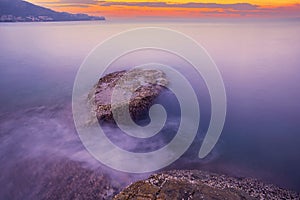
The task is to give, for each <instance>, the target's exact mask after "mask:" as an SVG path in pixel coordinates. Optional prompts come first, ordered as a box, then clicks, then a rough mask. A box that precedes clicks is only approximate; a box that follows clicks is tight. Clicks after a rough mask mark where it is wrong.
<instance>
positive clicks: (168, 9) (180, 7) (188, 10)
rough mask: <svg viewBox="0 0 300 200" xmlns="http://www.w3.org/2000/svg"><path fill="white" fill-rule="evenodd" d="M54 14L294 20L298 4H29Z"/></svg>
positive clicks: (129, 0)
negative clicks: (49, 9) (61, 12)
mask: <svg viewBox="0 0 300 200" xmlns="http://www.w3.org/2000/svg"><path fill="white" fill-rule="evenodd" d="M29 1H30V2H32V3H34V4H37V5H41V6H44V7H48V8H51V9H53V10H56V11H66V12H71V13H86V14H90V15H95V16H105V17H107V18H115V17H122V18H126V17H130V18H131V17H132V18H134V17H139V18H140V17H168V18H172V17H176V18H178V17H180V18H218V17H220V18H298V17H300V0H287V1H284V0H262V1H260V0H225V1H219V0H201V1H199V0H198V1H197V0H182V1H178V0H158V1H154V0H152V1H145V0H107V1H106V0H29Z"/></svg>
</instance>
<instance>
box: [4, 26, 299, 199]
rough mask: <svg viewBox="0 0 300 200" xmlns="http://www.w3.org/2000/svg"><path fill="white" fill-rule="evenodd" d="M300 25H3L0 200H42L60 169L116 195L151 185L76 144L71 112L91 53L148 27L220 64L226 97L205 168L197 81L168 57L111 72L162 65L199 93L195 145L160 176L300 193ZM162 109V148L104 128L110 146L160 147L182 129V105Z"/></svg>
mask: <svg viewBox="0 0 300 200" xmlns="http://www.w3.org/2000/svg"><path fill="white" fill-rule="evenodd" d="M299 25H300V23H299V22H289V21H285V22H276V21H272V22H250V21H247V22H227V23H226V22H218V23H216V22H214V23H209V22H184V23H183V22H178V23H177V22H172V23H164V22H156V23H150V22H147V23H133V22H130V23H124V22H109V21H108V22H80V23H78V22H69V23H15V24H9V23H8V24H1V25H0V91H1V92H0V105H1V106H0V138H1V139H0V169H1V176H0V184H1V188H0V198H1V197H3V198H20V196H22V199H31V198H33V197H35V196H34V195H35V194H38V193H39V192H41V191H45V188H43V185H42V184H40V183H39V181H44V179H43V177H47V176H48V175H47V173H48V172H49V165H51V163H55V164H56V165H60V163H63V161H64V160H71V161H72V162H74V163H78V164H79V165H80V166H82V167H83V168H85V169H88V170H90V171H93V170H97V171H101V172H103V173H104V174H106V176H107V177H108V179H109V180H110V179H112V180H113V181H112V182H111V184H112V185H115V187H124V186H126V185H127V184H129V183H131V182H132V181H134V180H138V179H141V178H144V177H147V176H148V175H149V174H141V175H137V174H126V173H122V172H117V171H115V170H113V169H110V168H108V167H106V166H104V165H102V164H101V163H99V162H98V161H97V160H95V159H94V158H93V157H92V156H91V155H90V154H89V153H88V152H87V151H86V150H85V148H84V147H83V145H82V143H81V141H80V140H79V137H78V135H77V132H76V129H75V126H74V121H73V117H72V107H71V104H72V89H73V83H74V80H75V77H76V73H77V71H78V69H79V67H80V65H81V64H82V62H83V60H84V58H85V57H86V56H87V55H88V53H89V52H90V51H91V50H92V49H93V48H94V47H95V46H96V45H98V44H99V43H101V42H102V41H104V40H105V39H107V38H108V37H110V36H112V35H114V34H117V33H119V32H121V31H125V30H128V29H131V28H136V27H144V26H156V27H167V28H171V29H174V30H177V31H180V32H182V33H184V34H187V35H188V36H190V37H192V38H194V39H195V40H196V41H197V42H198V43H199V44H201V45H202V46H203V47H204V48H205V49H206V50H207V52H208V53H209V54H210V56H211V57H212V59H213V60H214V61H215V63H216V65H217V67H218V68H219V70H220V73H221V75H222V77H223V80H224V84H225V88H226V94H227V116H226V121H225V126H224V129H223V132H222V135H221V137H220V140H219V141H218V143H217V145H216V146H215V148H214V149H213V151H212V152H211V154H210V155H209V156H208V157H206V158H205V159H202V160H201V159H199V158H198V157H197V154H198V151H199V148H200V145H201V140H202V139H201V138H203V136H204V135H205V131H206V130H207V127H208V124H209V117H210V101H209V94H208V92H207V89H206V86H205V84H204V83H203V81H202V79H201V77H199V76H195V73H193V70H192V69H191V68H189V66H186V63H184V62H183V61H182V60H180V59H179V58H176V57H174V55H170V54H168V53H165V52H151V51H141V52H135V53H134V54H132V55H128V57H126V58H125V57H124V58H120V59H119V60H118V61H117V62H115V63H114V64H113V66H112V68H111V69H110V71H114V70H119V69H128V68H130V67H131V66H133V65H134V64H135V62H134V60H135V58H141V57H143V56H144V57H146V59H145V60H147V59H148V60H151V59H152V58H155V57H156V56H157V57H160V58H161V59H162V60H165V61H166V62H167V61H168V64H170V65H173V66H174V67H175V68H177V69H178V70H179V71H181V72H182V73H183V74H184V75H185V76H186V77H188V79H189V80H190V81H191V83H192V84H193V86H194V88H195V91H196V93H197V96H198V99H199V102H200V107H201V122H200V128H199V131H198V135H197V138H196V140H195V141H194V143H193V144H192V146H191V147H190V149H189V150H188V151H187V152H186V153H185V154H184V155H183V156H182V157H181V158H180V159H179V160H177V161H176V162H175V163H173V164H172V165H170V166H169V167H167V168H165V169H163V170H168V169H199V170H209V171H212V172H217V173H222V174H228V175H232V176H237V177H253V178H257V179H259V180H262V181H264V182H267V183H273V184H276V185H279V186H280V187H284V188H288V189H292V190H296V191H300V172H299V169H300V154H299V152H300V146H299V144H300V123H299V119H300V103H299V102H300V84H299V81H300V60H299V56H300V54H299V52H300V37H299V35H300V26H299ZM99 78H100V77H99ZM166 99H167V100H166ZM157 101H158V102H160V103H162V104H163V105H165V106H166V107H169V110H168V109H167V110H168V111H169V112H171V114H170V116H171V117H170V119H169V120H168V122H167V124H166V127H165V128H164V130H166V132H170V135H169V136H168V137H167V138H163V139H164V140H163V141H161V140H159V139H158V138H152V139H151V141H150V142H149V141H146V140H142V141H137V140H130V139H126V135H122V137H119V136H118V137H116V136H115V135H116V134H117V133H118V128H117V127H115V126H105V127H104V129H105V130H106V134H107V136H108V137H109V138H110V139H111V140H112V141H114V142H116V143H117V144H118V145H120V146H121V147H122V148H124V149H127V150H132V149H137V150H139V151H146V150H153V149H156V148H160V147H162V146H163V145H164V144H166V143H167V142H168V141H169V140H170V138H171V137H173V136H172V134H174V133H175V132H176V128H177V127H178V123H179V121H178V118H176V117H173V118H172V116H177V115H178V108H177V107H178V102H177V101H176V98H175V97H174V96H173V95H172V94H171V93H170V92H166V93H164V94H163V95H161V96H160V97H159V99H158V100H157ZM172 112H173V113H172ZM179 114H180V113H179ZM139 145H140V146H139ZM141 147H142V148H144V149H140V148H141ZM78 173H80V172H78ZM58 174H59V173H58ZM61 175H62V176H63V175H64V174H63V173H62V174H61ZM1 199H2V198H1Z"/></svg>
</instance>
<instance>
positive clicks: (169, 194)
mask: <svg viewBox="0 0 300 200" xmlns="http://www.w3.org/2000/svg"><path fill="white" fill-rule="evenodd" d="M299 197H300V196H299V194H298V193H296V192H292V191H288V190H285V189H282V188H279V187H277V186H274V185H270V184H265V183H262V182H260V181H258V180H255V179H250V178H233V177H228V176H225V175H218V174H214V173H209V172H204V171H198V170H175V171H169V172H163V173H159V174H154V175H152V176H150V177H149V178H148V179H146V180H143V181H138V182H136V183H133V184H132V185H130V186H128V187H127V188H125V189H124V190H123V191H122V192H121V193H119V194H118V195H116V196H115V197H114V199H115V200H129V199H141V200H150V199H197V200H198V199H205V200H211V199H214V200H217V199H220V200H221V199H230V200H235V199H236V200H239V199H245V200H250V199H274V200H275V199H299Z"/></svg>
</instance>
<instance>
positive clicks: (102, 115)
mask: <svg viewBox="0 0 300 200" xmlns="http://www.w3.org/2000/svg"><path fill="white" fill-rule="evenodd" d="M167 84H168V81H167V79H166V75H165V74H164V72H162V71H160V70H154V69H151V70H150V69H138V68H136V69H133V70H130V71H125V70H123V71H118V72H113V73H110V74H107V75H106V76H104V77H102V78H100V80H99V81H98V83H97V84H96V85H95V87H94V89H93V90H92V92H91V93H90V94H89V101H90V102H91V104H92V109H93V111H94V112H95V114H96V116H97V119H98V120H100V121H108V122H114V121H115V120H114V117H113V112H112V103H111V102H112V94H113V91H114V89H115V88H122V89H123V90H124V96H126V95H130V98H129V99H130V101H129V102H127V101H125V100H124V101H123V102H122V101H121V102H118V106H119V107H122V106H126V105H127V106H129V113H130V116H131V118H132V119H139V118H140V117H141V116H143V115H144V114H145V113H147V112H148V110H149V108H150V107H151V105H152V104H153V101H154V99H155V98H156V97H157V96H158V95H159V94H160V93H161V92H162V91H163V89H164V88H165V86H166V85H167ZM120 99H122V98H121V97H120ZM128 104H129V105H128Z"/></svg>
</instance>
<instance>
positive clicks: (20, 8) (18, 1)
mask: <svg viewBox="0 0 300 200" xmlns="http://www.w3.org/2000/svg"><path fill="white" fill-rule="evenodd" d="M104 19H105V18H104V17H95V16H89V15H86V14H70V13H66V12H56V11H54V10H51V9H48V8H44V7H41V6H37V5H34V4H32V3H29V2H26V1H22V0H0V21H84V20H104Z"/></svg>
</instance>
